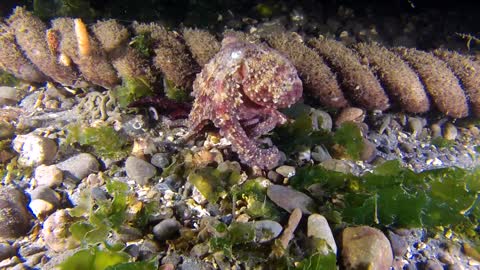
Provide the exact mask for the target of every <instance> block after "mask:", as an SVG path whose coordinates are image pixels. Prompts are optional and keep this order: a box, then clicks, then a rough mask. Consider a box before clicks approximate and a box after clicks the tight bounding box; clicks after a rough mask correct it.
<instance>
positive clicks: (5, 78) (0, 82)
mask: <svg viewBox="0 0 480 270" xmlns="http://www.w3.org/2000/svg"><path fill="white" fill-rule="evenodd" d="M19 83H20V80H19V79H17V78H15V76H13V75H12V74H10V73H7V72H5V71H2V70H1V69H0V86H11V87H13V86H16V85H18V84H19Z"/></svg>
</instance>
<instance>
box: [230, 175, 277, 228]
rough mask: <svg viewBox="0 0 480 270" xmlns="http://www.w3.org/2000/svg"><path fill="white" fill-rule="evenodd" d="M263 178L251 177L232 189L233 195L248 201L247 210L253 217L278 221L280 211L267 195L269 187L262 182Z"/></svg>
mask: <svg viewBox="0 0 480 270" xmlns="http://www.w3.org/2000/svg"><path fill="white" fill-rule="evenodd" d="M261 181H262V178H258V179H250V180H247V181H246V182H245V183H243V184H242V185H241V186H237V187H234V188H233V189H232V196H233V197H234V198H239V199H242V200H244V201H245V202H246V203H247V206H246V209H245V212H246V213H247V214H248V215H249V216H251V217H252V218H254V219H256V218H263V219H271V220H276V221H278V220H279V219H280V211H279V209H278V208H277V207H276V206H275V204H274V203H273V202H271V201H270V199H268V197H267V187H266V186H263V185H262V184H261Z"/></svg>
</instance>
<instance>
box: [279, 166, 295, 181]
mask: <svg viewBox="0 0 480 270" xmlns="http://www.w3.org/2000/svg"><path fill="white" fill-rule="evenodd" d="M275 171H276V172H277V173H278V174H280V175H281V176H283V177H286V178H290V177H292V176H294V175H295V167H293V166H287V165H282V166H280V167H278V168H277V169H276V170H275Z"/></svg>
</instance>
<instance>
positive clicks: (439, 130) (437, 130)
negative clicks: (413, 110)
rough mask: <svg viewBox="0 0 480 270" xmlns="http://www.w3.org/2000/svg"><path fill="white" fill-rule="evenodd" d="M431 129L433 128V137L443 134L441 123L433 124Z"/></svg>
mask: <svg viewBox="0 0 480 270" xmlns="http://www.w3.org/2000/svg"><path fill="white" fill-rule="evenodd" d="M430 129H431V130H432V138H437V137H441V136H442V128H441V127H440V125H439V124H437V123H435V124H432V126H431V127H430Z"/></svg>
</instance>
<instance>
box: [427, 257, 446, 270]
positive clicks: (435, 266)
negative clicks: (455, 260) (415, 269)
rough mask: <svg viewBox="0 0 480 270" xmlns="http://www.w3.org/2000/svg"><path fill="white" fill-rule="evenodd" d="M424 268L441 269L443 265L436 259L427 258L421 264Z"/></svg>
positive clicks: (428, 269)
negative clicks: (425, 261) (423, 263)
mask: <svg viewBox="0 0 480 270" xmlns="http://www.w3.org/2000/svg"><path fill="white" fill-rule="evenodd" d="M423 269H424V270H443V266H442V265H441V264H440V263H439V262H438V261H437V260H431V259H430V260H428V261H427V263H426V264H425V265H424V266H423Z"/></svg>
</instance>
